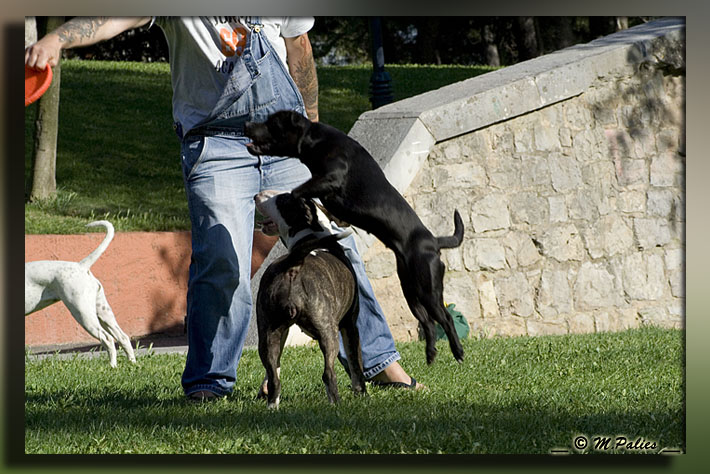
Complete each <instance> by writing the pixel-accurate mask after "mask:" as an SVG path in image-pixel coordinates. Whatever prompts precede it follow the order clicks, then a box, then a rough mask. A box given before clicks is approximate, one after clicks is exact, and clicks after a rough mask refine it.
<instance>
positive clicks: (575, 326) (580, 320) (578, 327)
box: [567, 313, 595, 334]
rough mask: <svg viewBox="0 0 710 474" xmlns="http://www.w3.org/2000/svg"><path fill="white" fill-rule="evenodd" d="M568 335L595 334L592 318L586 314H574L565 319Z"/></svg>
mask: <svg viewBox="0 0 710 474" xmlns="http://www.w3.org/2000/svg"><path fill="white" fill-rule="evenodd" d="M567 326H568V327H569V333H570V334H590V333H593V332H595V327H594V317H593V316H591V315H589V314H587V313H575V314H573V315H572V316H568V317H567Z"/></svg>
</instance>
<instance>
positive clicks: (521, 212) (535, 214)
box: [510, 191, 549, 226]
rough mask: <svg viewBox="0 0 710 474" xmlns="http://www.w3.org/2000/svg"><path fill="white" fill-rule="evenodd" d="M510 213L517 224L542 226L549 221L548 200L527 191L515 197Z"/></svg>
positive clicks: (512, 200)
mask: <svg viewBox="0 0 710 474" xmlns="http://www.w3.org/2000/svg"><path fill="white" fill-rule="evenodd" d="M510 211H511V215H512V218H513V223H515V224H529V225H531V226H540V225H544V224H547V222H548V221H549V209H548V206H547V199H545V198H544V197H541V196H539V195H538V194H537V193H535V192H531V191H525V192H522V193H517V194H515V195H513V196H512V198H511V201H510Z"/></svg>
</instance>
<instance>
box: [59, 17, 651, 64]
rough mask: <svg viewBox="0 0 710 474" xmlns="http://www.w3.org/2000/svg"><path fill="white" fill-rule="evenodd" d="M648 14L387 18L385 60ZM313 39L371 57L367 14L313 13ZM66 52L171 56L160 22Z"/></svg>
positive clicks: (350, 57)
mask: <svg viewBox="0 0 710 474" xmlns="http://www.w3.org/2000/svg"><path fill="white" fill-rule="evenodd" d="M647 19H648V18H642V17H629V18H627V17H465V16H446V17H425V16H421V17H383V18H382V34H383V42H384V51H385V61H386V62H387V63H389V64H464V65H481V64H492V65H503V66H504V65H510V64H515V63H517V62H519V61H523V60H525V59H529V58H531V57H535V56H537V55H541V54H546V53H549V52H552V51H556V50H559V49H562V48H565V47H568V46H571V45H574V44H578V43H586V42H589V41H591V40H593V39H595V38H598V37H600V36H604V35H607V34H610V33H613V32H615V31H617V30H619V29H621V28H626V27H630V26H634V25H637V24H639V23H642V22H644V21H647ZM309 37H310V38H311V42H312V43H313V49H314V54H315V57H316V59H317V60H318V61H319V62H320V63H321V64H363V63H367V62H369V61H370V58H371V55H370V48H371V46H370V34H369V18H368V17H357V16H356V17H325V16H324V17H316V23H315V26H314V27H313V30H311V32H310V33H309ZM66 54H68V55H69V56H71V57H81V58H87V59H89V58H90V59H107V60H129V61H145V62H150V61H167V59H168V47H167V44H166V42H165V38H164V36H163V33H162V31H161V30H160V28H158V27H156V26H153V27H150V28H148V27H147V26H146V27H143V28H139V29H137V30H132V31H128V32H126V33H124V34H122V35H120V36H118V37H117V38H115V39H113V40H111V41H107V42H104V43H100V44H98V45H96V46H91V47H88V48H82V49H76V50H72V51H70V52H67V53H66ZM496 58H497V59H496ZM496 61H497V63H498V64H496Z"/></svg>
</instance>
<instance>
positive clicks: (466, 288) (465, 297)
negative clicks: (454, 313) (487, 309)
mask: <svg viewBox="0 0 710 474" xmlns="http://www.w3.org/2000/svg"><path fill="white" fill-rule="evenodd" d="M444 301H445V302H446V303H447V304H450V303H454V304H455V305H456V309H457V310H458V311H460V312H461V313H462V314H463V315H464V316H465V317H466V319H469V318H470V319H475V318H480V317H481V305H480V304H479V301H478V292H477V291H476V284H475V282H474V279H473V276H472V275H470V274H469V273H468V272H446V275H444Z"/></svg>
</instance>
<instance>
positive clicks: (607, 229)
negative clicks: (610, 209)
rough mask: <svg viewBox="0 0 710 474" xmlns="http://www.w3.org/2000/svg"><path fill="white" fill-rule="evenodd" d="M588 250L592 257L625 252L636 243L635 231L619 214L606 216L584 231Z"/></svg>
mask: <svg viewBox="0 0 710 474" xmlns="http://www.w3.org/2000/svg"><path fill="white" fill-rule="evenodd" d="M584 240H585V242H586V245H587V251H588V252H589V255H590V256H591V257H592V258H601V257H609V256H613V255H616V254H620V253H624V252H626V251H627V250H629V249H630V248H631V247H632V246H633V244H634V233H633V231H632V230H631V228H630V227H629V226H628V225H626V222H625V221H624V219H622V218H621V217H619V216H617V215H611V216H604V217H601V218H600V219H599V220H597V221H596V222H595V223H594V224H593V225H592V226H591V227H589V228H587V229H586V231H585V232H584Z"/></svg>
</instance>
